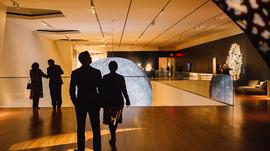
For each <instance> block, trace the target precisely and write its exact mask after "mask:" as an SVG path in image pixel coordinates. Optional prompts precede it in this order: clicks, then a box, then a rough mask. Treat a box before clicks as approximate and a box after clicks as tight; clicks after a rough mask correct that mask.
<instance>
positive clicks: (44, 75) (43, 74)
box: [39, 69, 49, 79]
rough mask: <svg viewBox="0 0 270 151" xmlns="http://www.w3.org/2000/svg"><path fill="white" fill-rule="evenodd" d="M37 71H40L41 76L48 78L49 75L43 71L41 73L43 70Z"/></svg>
mask: <svg viewBox="0 0 270 151" xmlns="http://www.w3.org/2000/svg"><path fill="white" fill-rule="evenodd" d="M39 71H40V73H41V76H42V77H44V78H46V79H48V78H49V76H48V75H46V74H45V73H43V71H42V70H40V69H39Z"/></svg>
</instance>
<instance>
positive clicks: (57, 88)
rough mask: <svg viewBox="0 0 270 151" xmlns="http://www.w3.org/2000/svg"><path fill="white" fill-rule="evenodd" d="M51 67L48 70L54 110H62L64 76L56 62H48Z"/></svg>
mask: <svg viewBox="0 0 270 151" xmlns="http://www.w3.org/2000/svg"><path fill="white" fill-rule="evenodd" d="M48 64H49V67H48V68H47V75H48V77H49V79H50V80H49V87H50V93H51V99H52V106H53V109H56V106H57V107H58V109H61V105H62V84H63V80H62V78H61V75H62V74H64V72H63V70H62V69H61V67H60V65H56V64H54V60H52V59H49V60H48Z"/></svg>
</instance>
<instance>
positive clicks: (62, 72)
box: [58, 65, 64, 74]
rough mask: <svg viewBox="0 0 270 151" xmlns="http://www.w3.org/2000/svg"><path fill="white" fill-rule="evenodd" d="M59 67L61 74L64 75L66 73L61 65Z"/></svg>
mask: <svg viewBox="0 0 270 151" xmlns="http://www.w3.org/2000/svg"><path fill="white" fill-rule="evenodd" d="M58 66H59V71H60V74H64V71H63V70H62V68H61V66H60V65H58Z"/></svg>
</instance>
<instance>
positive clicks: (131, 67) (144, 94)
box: [91, 57, 152, 106]
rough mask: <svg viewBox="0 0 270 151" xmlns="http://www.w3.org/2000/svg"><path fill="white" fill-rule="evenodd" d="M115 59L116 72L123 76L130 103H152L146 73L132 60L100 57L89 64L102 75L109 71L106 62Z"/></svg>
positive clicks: (138, 104) (136, 104) (145, 104)
mask: <svg viewBox="0 0 270 151" xmlns="http://www.w3.org/2000/svg"><path fill="white" fill-rule="evenodd" d="M111 61H116V62H117V64H118V69H117V71H116V72H117V73H118V74H121V75H122V76H124V78H125V82H126V87H127V91H128V95H129V98H130V101H131V105H133V106H134V105H135V106H149V105H151V104H152V87H151V84H150V81H149V79H148V77H147V75H146V73H145V72H144V71H143V70H142V69H141V68H140V67H139V66H138V65H137V64H136V63H134V62H132V61H130V60H128V59H124V58H118V57H109V58H105V59H100V60H98V61H96V62H93V63H92V64H91V66H92V67H94V68H96V69H99V70H100V71H101V74H102V76H104V75H105V74H108V73H109V72H110V70H109V68H108V64H109V63H110V62H111Z"/></svg>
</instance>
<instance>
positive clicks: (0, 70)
mask: <svg viewBox="0 0 270 151" xmlns="http://www.w3.org/2000/svg"><path fill="white" fill-rule="evenodd" d="M0 16H2V15H0ZM4 20H5V18H1V24H2V21H4ZM12 20H13V19H9V18H7V19H6V23H5V32H4V33H5V34H4V39H3V47H2V50H1V51H0V52H1V53H0V106H1V107H31V105H32V101H31V100H30V99H29V90H26V84H27V82H28V81H29V78H27V77H29V71H30V69H31V65H32V63H33V62H38V63H39V64H40V68H41V70H42V71H43V72H45V73H46V72H47V67H48V64H47V60H48V59H50V58H52V59H54V60H55V62H56V64H60V65H61V66H62V68H63V70H64V72H65V74H64V76H70V72H71V66H70V64H71V60H70V61H69V60H68V59H69V57H68V56H72V55H71V54H69V53H71V52H72V51H70V52H64V51H66V49H64V50H61V51H60V50H59V48H61V47H59V46H58V45H57V43H56V42H55V41H53V40H51V39H48V38H46V37H44V36H42V35H40V34H39V33H38V32H36V31H31V30H29V29H27V28H25V27H23V26H20V25H18V24H16V23H14V22H13V21H12ZM0 30H2V29H0ZM1 33H2V32H1ZM63 80H64V83H65V84H64V86H63V100H64V102H63V106H71V101H70V99H69V95H68V86H69V78H64V79H63ZM43 89H44V98H42V99H41V101H40V106H43V107H46V106H51V99H50V93H49V88H48V80H47V79H43Z"/></svg>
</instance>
